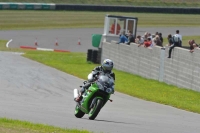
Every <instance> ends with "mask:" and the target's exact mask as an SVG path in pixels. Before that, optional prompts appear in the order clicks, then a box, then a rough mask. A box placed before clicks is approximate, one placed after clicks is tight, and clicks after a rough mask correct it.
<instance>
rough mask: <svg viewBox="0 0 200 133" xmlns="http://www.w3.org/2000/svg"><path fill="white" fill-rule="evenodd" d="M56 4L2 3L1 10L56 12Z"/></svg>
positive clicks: (0, 4)
mask: <svg viewBox="0 0 200 133" xmlns="http://www.w3.org/2000/svg"><path fill="white" fill-rule="evenodd" d="M55 8H56V5H55V4H54V3H48V4H46V3H11V2H0V10H55Z"/></svg>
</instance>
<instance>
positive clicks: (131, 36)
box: [126, 31, 135, 45]
mask: <svg viewBox="0 0 200 133" xmlns="http://www.w3.org/2000/svg"><path fill="white" fill-rule="evenodd" d="M132 42H135V38H134V36H133V33H132V31H129V32H128V42H127V43H126V44H128V45H130V43H132Z"/></svg>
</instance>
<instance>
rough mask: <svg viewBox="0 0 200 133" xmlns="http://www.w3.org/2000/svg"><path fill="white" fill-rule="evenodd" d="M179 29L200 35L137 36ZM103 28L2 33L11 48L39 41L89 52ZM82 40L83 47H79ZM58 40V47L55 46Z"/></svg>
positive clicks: (44, 45)
mask: <svg viewBox="0 0 200 133" xmlns="http://www.w3.org/2000/svg"><path fill="white" fill-rule="evenodd" d="M177 29H179V30H180V34H181V35H182V36H193V35H199V31H200V27H192V28H191V27H177V28H174V27H166V28H163V27H157V28H155V27H154V28H138V30H137V31H138V32H137V35H143V34H144V33H145V32H146V31H148V32H150V33H152V34H154V33H155V32H156V31H158V32H161V33H162V34H163V37H167V35H168V34H175V31H176V30H177ZM102 33H103V28H89V29H85V28H82V29H51V30H50V29H48V30H15V31H10V30H8V31H0V37H1V39H5V40H10V39H12V40H13V41H12V42H11V43H10V44H9V47H14V48H19V47H20V46H32V47H35V41H36V40H37V43H38V47H40V48H50V49H59V50H60V49H61V50H69V51H71V52H85V53H86V52H87V50H88V49H96V48H95V47H93V46H92V41H91V38H92V34H102ZM79 39H80V42H81V45H78V41H79ZM56 40H57V41H58V46H56V45H55V42H56Z"/></svg>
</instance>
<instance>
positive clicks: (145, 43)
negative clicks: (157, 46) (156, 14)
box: [144, 37, 152, 48]
mask: <svg viewBox="0 0 200 133" xmlns="http://www.w3.org/2000/svg"><path fill="white" fill-rule="evenodd" d="M151 45H152V41H151V37H148V38H147V40H146V41H144V47H146V48H147V47H149V46H151Z"/></svg>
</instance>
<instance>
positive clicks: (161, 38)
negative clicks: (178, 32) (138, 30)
mask: <svg viewBox="0 0 200 133" xmlns="http://www.w3.org/2000/svg"><path fill="white" fill-rule="evenodd" d="M158 36H159V38H160V41H161V43H162V46H163V37H162V33H158Z"/></svg>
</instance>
